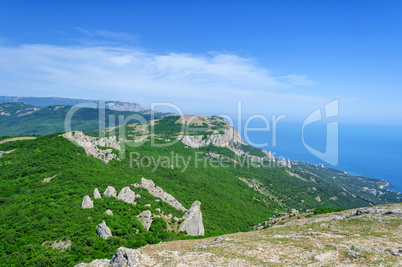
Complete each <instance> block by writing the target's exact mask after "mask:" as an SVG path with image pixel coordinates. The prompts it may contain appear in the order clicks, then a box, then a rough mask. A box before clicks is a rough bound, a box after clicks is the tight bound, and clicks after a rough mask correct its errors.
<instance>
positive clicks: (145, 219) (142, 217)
mask: <svg viewBox="0 0 402 267" xmlns="http://www.w3.org/2000/svg"><path fill="white" fill-rule="evenodd" d="M137 218H138V220H139V221H140V222H141V224H142V226H144V228H145V230H147V231H149V228H150V227H151V223H152V213H151V211H150V210H145V211H143V212H141V213H140V214H139V215H138V216H137Z"/></svg>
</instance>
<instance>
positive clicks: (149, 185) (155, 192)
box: [140, 177, 187, 211]
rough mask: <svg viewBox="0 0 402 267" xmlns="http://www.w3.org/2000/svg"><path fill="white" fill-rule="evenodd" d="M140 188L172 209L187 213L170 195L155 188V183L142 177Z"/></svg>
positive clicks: (157, 187)
mask: <svg viewBox="0 0 402 267" xmlns="http://www.w3.org/2000/svg"><path fill="white" fill-rule="evenodd" d="M140 186H141V187H143V188H145V189H147V190H148V192H149V193H150V194H151V195H153V196H154V197H158V198H160V199H162V201H163V202H166V203H167V204H169V205H170V206H172V207H173V208H175V209H177V210H182V211H187V209H186V208H185V207H184V206H183V205H182V204H181V203H180V202H179V201H177V200H176V199H175V198H174V197H173V196H172V195H170V194H168V193H166V192H165V191H163V189H162V188H160V187H159V186H155V183H154V182H153V181H152V180H147V179H145V178H144V177H142V178H141V184H140Z"/></svg>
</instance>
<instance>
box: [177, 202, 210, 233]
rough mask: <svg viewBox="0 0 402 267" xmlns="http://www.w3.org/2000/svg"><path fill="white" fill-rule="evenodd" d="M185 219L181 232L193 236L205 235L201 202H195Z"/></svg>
mask: <svg viewBox="0 0 402 267" xmlns="http://www.w3.org/2000/svg"><path fill="white" fill-rule="evenodd" d="M183 218H184V222H182V223H181V225H180V228H179V231H180V232H184V231H187V234H189V235H192V236H199V235H204V225H203V223H202V213H201V202H200V201H194V203H193V204H192V205H191V207H190V209H189V210H188V211H187V213H186V214H185V215H184V216H183Z"/></svg>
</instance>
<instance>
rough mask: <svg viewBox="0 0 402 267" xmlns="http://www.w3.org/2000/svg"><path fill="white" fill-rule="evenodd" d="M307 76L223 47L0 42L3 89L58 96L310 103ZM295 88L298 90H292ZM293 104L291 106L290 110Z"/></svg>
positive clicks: (270, 105)
mask: <svg viewBox="0 0 402 267" xmlns="http://www.w3.org/2000/svg"><path fill="white" fill-rule="evenodd" d="M309 83H311V82H310V81H309V80H308V79H307V78H306V77H305V76H300V75H293V74H288V75H285V76H284V75H279V76H278V75H274V74H273V73H271V72H270V71H269V70H267V69H266V68H264V67H262V66H260V65H259V64H258V63H257V62H255V61H254V60H253V59H250V58H245V57H241V56H238V55H235V54H227V53H207V54H203V55H194V54H184V53H183V54H181V53H168V54H155V53H149V52H144V51H141V50H138V49H121V48H115V47H105V46H90V47H88V46H75V47H62V46H52V45H23V46H18V47H11V48H10V47H0V89H1V90H2V91H3V92H5V94H8V95H42V96H44V95H47V96H50V95H55V96H66V97H76V98H78V97H80V98H91V99H118V100H123V101H133V102H139V103H141V104H143V105H144V106H147V104H148V103H150V102H152V101H172V102H175V103H176V104H178V105H180V106H181V107H183V109H184V110H185V111H186V112H189V113H190V112H192V113H197V112H198V113H201V112H203V113H209V112H213V113H218V112H225V111H227V112H230V111H228V110H233V108H234V107H235V105H236V103H237V100H243V101H244V103H245V105H248V106H245V109H246V110H250V112H256V111H258V110H259V111H269V112H274V111H275V112H284V111H285V112H288V111H289V109H290V110H293V111H294V112H300V110H311V105H314V107H316V106H317V104H318V105H320V104H322V103H323V99H322V98H321V97H318V96H309V95H303V94H301V93H300V91H299V90H293V87H294V86H300V85H305V84H309ZM293 91H295V92H299V93H294V92H293ZM295 110H296V111H295Z"/></svg>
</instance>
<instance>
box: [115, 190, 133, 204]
mask: <svg viewBox="0 0 402 267" xmlns="http://www.w3.org/2000/svg"><path fill="white" fill-rule="evenodd" d="M117 199H120V200H123V201H124V202H127V203H130V204H134V200H135V193H134V192H133V191H132V190H131V189H130V187H128V186H126V187H124V188H123V189H121V191H120V193H119V195H118V196H117Z"/></svg>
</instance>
